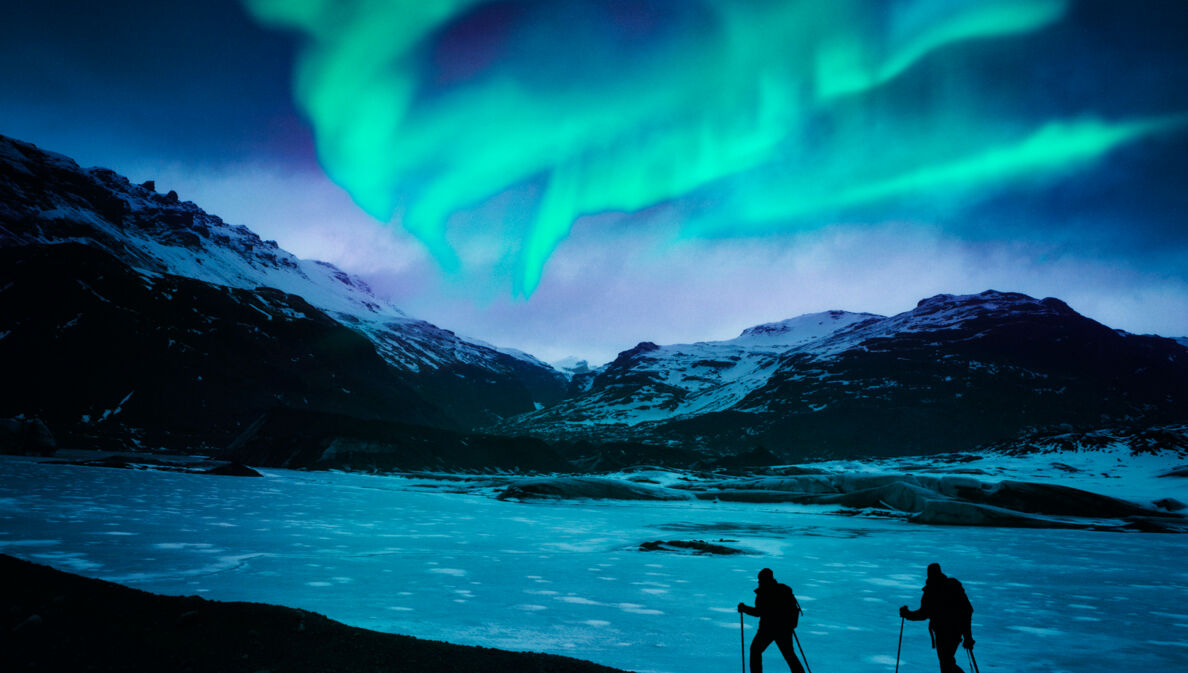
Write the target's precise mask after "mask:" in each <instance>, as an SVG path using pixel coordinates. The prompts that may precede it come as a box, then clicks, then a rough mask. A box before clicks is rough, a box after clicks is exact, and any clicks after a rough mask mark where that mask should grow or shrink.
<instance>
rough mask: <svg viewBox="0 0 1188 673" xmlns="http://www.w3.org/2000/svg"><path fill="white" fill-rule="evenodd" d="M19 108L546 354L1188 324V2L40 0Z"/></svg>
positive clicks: (105, 156) (188, 192)
mask: <svg viewBox="0 0 1188 673" xmlns="http://www.w3.org/2000/svg"><path fill="white" fill-rule="evenodd" d="M8 5H15V6H6V7H5V8H4V9H3V10H2V11H3V16H2V20H0V133H2V134H5V135H9V136H13V137H16V138H19V139H22V140H26V141H29V142H33V143H35V144H37V145H39V146H41V147H43V148H45V149H49V150H53V151H57V152H62V153H64V154H67V155H70V156H72V157H74V158H75V159H77V160H78V161H79V162H80V163H81V164H83V165H86V166H90V165H101V166H107V167H110V168H112V169H114V170H117V171H119V172H121V173H124V174H126V175H128V176H129V177H130V178H131V179H133V180H135V181H143V180H147V179H155V180H157V184H158V187H159V188H160V189H162V190H166V189H176V190H177V191H178V192H179V194H181V196H182V198H184V199H189V200H193V201H195V202H196V203H198V204H199V205H200V206H202V207H203V208H205V209H206V210H208V211H210V212H212V213H215V214H217V215H220V216H222V217H223V218H224V219H226V220H228V221H230V222H234V223H243V224H247V225H248V226H249V227H251V228H252V229H254V230H255V231H257V232H258V233H259V234H260V235H261V236H263V237H265V238H272V239H276V240H277V241H278V242H279V243H280V244H281V246H282V247H285V248H287V249H289V250H291V251H293V252H295V253H296V254H298V255H300V256H302V257H312V258H318V259H326V260H328V261H332V262H335V263H336V264H339V265H340V266H342V267H344V268H346V269H347V270H349V271H352V272H356V273H360V274H362V275H364V276H365V277H367V278H368V279H369V280H370V281H371V282H372V283H373V285H375V287H376V288H377V289H378V290H380V291H381V292H383V293H385V294H386V295H388V296H390V297H391V298H392V299H393V301H394V302H395V303H396V304H397V305H398V306H400V307H401V308H403V309H404V310H406V311H407V312H409V313H410V314H412V315H414V316H417V317H422V318H425V319H427V320H430V321H433V322H435V323H437V324H439V325H441V326H443V327H447V328H450V329H454V330H456V331H458V332H460V333H463V334H466V335H469V336H473V337H478V338H481V339H485V340H487V341H491V342H493V343H497V344H499V345H504V346H512V347H517V348H520V349H523V350H526V351H528V352H531V353H533V354H536V355H538V356H539V357H542V358H544V359H558V358H561V357H564V356H566V355H579V356H582V357H587V358H590V359H591V360H592V361H593V362H602V361H605V360H607V359H609V358H611V357H613V355H614V353H615V352H617V351H619V350H622V349H625V348H629V347H631V346H633V345H634V344H635V343H636V342H638V341H641V340H651V341H656V342H659V343H671V342H681V341H693V340H703V339H715V338H729V337H731V336H734V335H735V334H737V333H738V332H739V331H740V330H741V329H742V328H744V327H747V326H749V325H752V324H756V323H760V322H767V321H773V320H780V319H783V318H787V317H792V316H794V315H798V314H800V313H805V312H810V311H819V310H827V309H835V308H840V309H848V310H855V311H871V312H879V313H894V312H898V311H902V310H906V309H908V308H911V307H912V306H913V305H914V303H915V301H916V300H918V299H920V298H922V297H925V296H929V295H932V294H936V293H940V292H952V293H969V292H978V291H981V290H985V289H988V288H994V289H998V290H1013V291H1021V292H1026V293H1028V294H1032V295H1036V296H1057V297H1060V298H1062V299H1064V300H1066V301H1068V302H1069V303H1070V304H1071V305H1072V306H1073V308H1075V309H1077V310H1079V311H1080V312H1082V313H1084V314H1086V315H1089V316H1090V317H1093V318H1095V319H1098V320H1100V321H1102V322H1105V323H1106V324H1108V325H1110V326H1112V327H1118V328H1122V329H1127V330H1130V331H1134V332H1142V333H1152V332H1153V333H1159V334H1163V335H1167V336H1182V335H1188V310H1185V308H1188V223H1186V219H1185V213H1186V212H1188V188H1186V187H1188V158H1186V157H1188V67H1186V66H1185V64H1186V63H1188V46H1186V45H1188V43H1186V42H1185V40H1184V39H1183V36H1185V35H1188V3H1183V2H1179V1H1177V0H1167V1H1162V2H1157V1H1152V0H1147V1H1139V2H1127V3H1122V2H1113V1H1109V0H1102V1H1091V0H1083V1H1076V0H1067V1H1066V0H994V1H990V0H944V1H943V2H942V1H940V0H899V1H877V2H876V1H874V0H869V1H858V0H853V1H851V0H839V1H837V2H830V3H821V2H816V1H815V0H804V1H801V2H797V1H792V0H781V1H779V2H776V1H775V0H770V1H767V0H751V1H743V0H714V1H710V0H701V1H696V0H683V1H676V0H670V1H668V2H662V1H658V0H651V1H639V2H626V1H612V0H601V1H593V0H590V1H584V2H577V1H574V2H566V1H562V0H553V1H547V0H531V1H527V0H519V1H510V0H509V1H502V2H477V1H475V0H441V1H440V2H424V3H420V2H382V1H380V0H340V1H336V2H329V1H328V0H327V1H321V0H302V1H294V0H245V2H242V3H241V2H218V1H214V2H206V3H162V2H113V3H66V2H43V3H19V5H18V3H8Z"/></svg>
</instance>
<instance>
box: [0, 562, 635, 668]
mask: <svg viewBox="0 0 1188 673" xmlns="http://www.w3.org/2000/svg"><path fill="white" fill-rule="evenodd" d="M0 578H3V580H2V582H3V595H4V608H3V613H2V614H0V620H2V621H0V633H2V634H3V635H2V636H0V643H3V646H2V647H0V670H4V671H13V672H17V671H127V672H137V671H145V672H149V671H151V672H152V673H160V671H178V672H179V673H180V672H183V671H220V672H226V673H235V672H237V671H243V672H245V673H248V672H258V671H270V672H272V673H288V672H294V673H300V672H304V671H309V672H310V673H333V672H337V673H351V672H354V671H377V672H378V671H385V672H390V671H486V672H495V673H499V672H503V671H506V672H508V673H513V672H514V673H520V672H526V673H532V672H540V673H544V672H546V671H548V672H554V673H615V672H616V671H618V669H614V668H608V667H606V666H600V665H598V664H594V663H591V662H588V661H582V660H579V659H570V658H568V657H561V656H556V655H552V654H533V653H526V652H508V651H505V650H494V649H488V648H484V647H469V646H464V645H451V644H449V643H442V642H436V641H431V640H420V639H418V638H412V637H410V636H400V635H392V634H387V633H378V632H376V631H368V630H366V629H360V628H355V627H352V626H346V625H345V624H340V623H338V622H336V621H333V620H331V619H327V618H326V617H323V616H322V615H319V614H316V613H313V612H306V611H305V610H296V609H293V608H286V607H281V606H277V605H265V604H262V603H223V602H220V601H208V600H204V599H202V598H198V597H196V596H187V597H175V596H158V595H156V594H150V593H147V592H144V591H138V590H136V589H130V588H128V587H124V586H120V585H118V584H112V583H111V582H104V581H101V580H94V579H87V578H84V577H79V576H78V575H72V574H70V573H64V572H60V571H57V570H54V569H52V568H48V567H46V566H41V565H37V564H34V563H29V562H27V561H22V560H20V559H17V558H13V557H11V556H5V555H0Z"/></svg>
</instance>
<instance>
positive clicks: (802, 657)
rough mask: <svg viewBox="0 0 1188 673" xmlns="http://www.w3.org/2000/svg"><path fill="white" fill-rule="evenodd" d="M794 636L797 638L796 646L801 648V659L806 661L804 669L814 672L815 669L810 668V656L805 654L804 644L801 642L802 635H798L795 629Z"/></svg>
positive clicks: (809, 672)
mask: <svg viewBox="0 0 1188 673" xmlns="http://www.w3.org/2000/svg"><path fill="white" fill-rule="evenodd" d="M792 637H793V638H794V639H796V646H797V647H799V648H800V659H801V661H803V662H804V670H805V671H807V672H808V673H813V669H811V668H809V665H808V657H806V656H804V646H803V645H801V644H800V636H798V635H796V632H795V631H793V632H792Z"/></svg>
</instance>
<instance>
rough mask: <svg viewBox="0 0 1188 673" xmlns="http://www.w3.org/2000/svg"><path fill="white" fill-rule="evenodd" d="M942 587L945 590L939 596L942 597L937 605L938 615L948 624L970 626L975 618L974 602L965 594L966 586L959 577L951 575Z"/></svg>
mask: <svg viewBox="0 0 1188 673" xmlns="http://www.w3.org/2000/svg"><path fill="white" fill-rule="evenodd" d="M942 588H943V591H942V592H941V593H940V595H939V596H938V597H937V598H939V599H940V600H939V605H937V613H938V616H939V617H940V618H941V620H942V621H944V622H946V623H948V624H953V625H956V626H960V627H962V628H964V627H966V626H969V624H970V622H971V621H972V620H973V611H974V609H973V604H972V603H970V602H969V596H966V595H965V587H963V586H961V582H958V581H957V578H955V577H949V578H947V579H946V580H945V583H944V584H943V585H942Z"/></svg>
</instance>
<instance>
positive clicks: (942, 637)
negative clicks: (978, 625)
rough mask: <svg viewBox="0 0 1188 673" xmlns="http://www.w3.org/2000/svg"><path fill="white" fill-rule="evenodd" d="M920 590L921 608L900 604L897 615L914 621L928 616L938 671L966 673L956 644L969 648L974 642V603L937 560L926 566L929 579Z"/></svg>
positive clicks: (971, 647) (970, 648) (943, 672)
mask: <svg viewBox="0 0 1188 673" xmlns="http://www.w3.org/2000/svg"><path fill="white" fill-rule="evenodd" d="M923 591H924V595H923V596H922V597H921V598H920V609H919V610H909V609H908V606H906V605H905V606H903V607H901V608H899V616H900V617H903V618H904V619H908V620H911V621H913V622H920V621H924V620H925V619H927V620H928V632H929V634H930V635H931V636H932V646H933V647H934V648H936V658H937V659H939V660H940V669H941V673H965V671H963V670H962V669H961V667H960V666H958V665H957V659H956V654H957V646H958V645H960V644H961V641H962V640H964V641H965V648H966V649H968V650H972V649H973V646H974V639H973V634H972V633H971V629H972V624H971V620H972V619H973V606H972V605H970V602H969V598H968V597H966V595H965V588H964V587H962V586H961V582H958V581H957V580H956V579H955V578H953V577H949V576H948V575H945V574H944V573H942V572H941V567H940V564H939V563H933V564H930V565H929V566H928V580H927V581H926V582H925V583H924V589H923ZM971 659H972V657H971Z"/></svg>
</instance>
